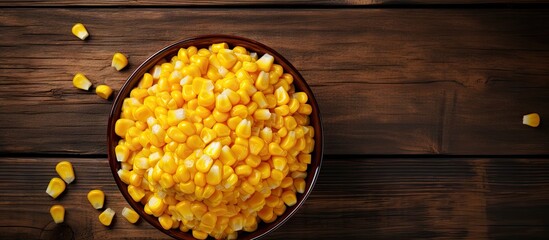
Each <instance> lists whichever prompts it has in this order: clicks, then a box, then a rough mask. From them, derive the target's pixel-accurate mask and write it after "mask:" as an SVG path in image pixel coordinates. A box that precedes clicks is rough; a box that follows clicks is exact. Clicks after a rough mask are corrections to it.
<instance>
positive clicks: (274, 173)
mask: <svg viewBox="0 0 549 240" xmlns="http://www.w3.org/2000/svg"><path fill="white" fill-rule="evenodd" d="M271 178H272V179H273V180H275V181H282V180H283V179H284V173H283V172H282V171H280V170H278V169H273V170H271Z"/></svg>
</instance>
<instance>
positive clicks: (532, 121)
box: [522, 113, 540, 127]
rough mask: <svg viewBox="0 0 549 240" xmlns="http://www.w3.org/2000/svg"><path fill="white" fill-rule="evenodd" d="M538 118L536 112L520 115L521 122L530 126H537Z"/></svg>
mask: <svg viewBox="0 0 549 240" xmlns="http://www.w3.org/2000/svg"><path fill="white" fill-rule="evenodd" d="M539 122H540V118H539V114H537V113H530V114H526V115H524V116H523V117H522V124H524V125H528V126H530V127H537V126H539Z"/></svg>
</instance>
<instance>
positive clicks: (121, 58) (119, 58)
mask: <svg viewBox="0 0 549 240" xmlns="http://www.w3.org/2000/svg"><path fill="white" fill-rule="evenodd" d="M126 65H128V58H126V56H125V55H124V54H122V53H115V54H114V56H112V63H111V66H112V67H114V68H116V71H120V70H122V69H123V68H124V67H126Z"/></svg>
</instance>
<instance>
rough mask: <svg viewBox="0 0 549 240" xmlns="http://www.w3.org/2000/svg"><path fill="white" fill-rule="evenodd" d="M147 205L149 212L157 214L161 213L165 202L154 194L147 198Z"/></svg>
mask: <svg viewBox="0 0 549 240" xmlns="http://www.w3.org/2000/svg"><path fill="white" fill-rule="evenodd" d="M147 205H148V206H149V209H150V210H151V212H152V213H153V214H157V215H158V214H161V213H162V212H163V211H164V210H165V208H166V204H165V203H164V201H162V199H161V198H160V197H158V196H157V195H156V194H155V195H153V196H152V197H151V198H150V199H149V202H147Z"/></svg>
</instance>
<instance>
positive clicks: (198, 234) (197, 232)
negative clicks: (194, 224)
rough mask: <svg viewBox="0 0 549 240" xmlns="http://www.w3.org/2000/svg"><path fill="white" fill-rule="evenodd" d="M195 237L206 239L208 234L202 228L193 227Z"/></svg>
mask: <svg viewBox="0 0 549 240" xmlns="http://www.w3.org/2000/svg"><path fill="white" fill-rule="evenodd" d="M193 237H194V238H196V239H206V238H207V237H208V234H207V233H205V232H202V231H200V230H196V229H193Z"/></svg>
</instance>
